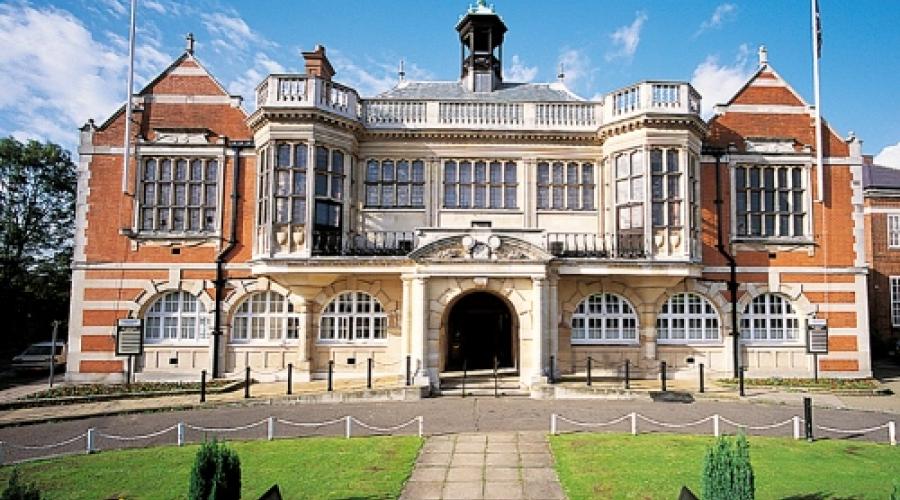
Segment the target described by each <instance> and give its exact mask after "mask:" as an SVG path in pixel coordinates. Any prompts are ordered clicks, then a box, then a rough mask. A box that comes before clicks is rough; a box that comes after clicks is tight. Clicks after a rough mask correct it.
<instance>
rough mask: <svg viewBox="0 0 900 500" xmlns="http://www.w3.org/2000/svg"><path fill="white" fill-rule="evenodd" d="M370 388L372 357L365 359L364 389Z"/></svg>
mask: <svg viewBox="0 0 900 500" xmlns="http://www.w3.org/2000/svg"><path fill="white" fill-rule="evenodd" d="M371 388H372V358H369V359H367V360H366V389H371Z"/></svg>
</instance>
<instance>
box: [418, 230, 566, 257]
mask: <svg viewBox="0 0 900 500" xmlns="http://www.w3.org/2000/svg"><path fill="white" fill-rule="evenodd" d="M410 257H411V258H412V259H414V260H417V261H428V262H442V261H443V262H447V261H451V262H467V261H476V262H477V261H507V262H508V261H521V262H529V261H531V262H546V261H549V260H550V259H551V258H552V256H551V255H550V254H548V253H547V252H545V251H543V250H542V249H540V248H538V247H536V246H534V245H532V244H531V243H528V242H525V241H522V240H520V239H517V238H513V237H509V236H499V235H481V234H478V235H462V236H450V237H447V238H443V239H440V240H438V241H435V242H434V243H431V244H429V245H425V246H424V247H422V248H420V249H418V250H416V251H415V252H413V253H411V254H410Z"/></svg>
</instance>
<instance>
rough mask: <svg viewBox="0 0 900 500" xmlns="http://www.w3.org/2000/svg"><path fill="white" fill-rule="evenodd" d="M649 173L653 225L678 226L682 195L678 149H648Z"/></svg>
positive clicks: (679, 224)
mask: <svg viewBox="0 0 900 500" xmlns="http://www.w3.org/2000/svg"><path fill="white" fill-rule="evenodd" d="M650 174H651V177H650V181H651V182H650V191H651V194H652V198H653V206H652V209H653V211H652V219H653V226H654V227H660V226H670V227H680V226H681V224H682V222H681V201H682V195H681V169H680V167H679V160H678V150H677V149H666V150H663V149H653V150H650Z"/></svg>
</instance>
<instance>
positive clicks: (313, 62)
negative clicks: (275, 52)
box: [301, 44, 334, 81]
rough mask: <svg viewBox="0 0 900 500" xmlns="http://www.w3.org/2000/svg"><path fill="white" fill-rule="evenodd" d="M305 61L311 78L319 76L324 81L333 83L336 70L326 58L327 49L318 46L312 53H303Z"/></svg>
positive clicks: (307, 72)
mask: <svg viewBox="0 0 900 500" xmlns="http://www.w3.org/2000/svg"><path fill="white" fill-rule="evenodd" d="M301 54H303V60H304V61H306V74H307V75H309V76H318V77H319V78H321V79H323V80H328V81H331V77H333V76H334V68H333V67H331V63H330V62H329V61H328V57H326V56H325V47H323V46H321V45H318V44H317V45H316V48H315V49H313V51H312V52H301Z"/></svg>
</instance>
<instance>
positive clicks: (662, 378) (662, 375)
mask: <svg viewBox="0 0 900 500" xmlns="http://www.w3.org/2000/svg"><path fill="white" fill-rule="evenodd" d="M659 375H660V377H659V378H660V381H661V382H662V391H663V392H666V362H665V361H660V363H659Z"/></svg>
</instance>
